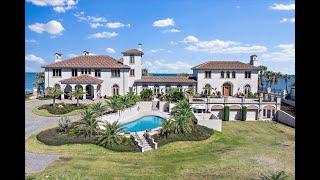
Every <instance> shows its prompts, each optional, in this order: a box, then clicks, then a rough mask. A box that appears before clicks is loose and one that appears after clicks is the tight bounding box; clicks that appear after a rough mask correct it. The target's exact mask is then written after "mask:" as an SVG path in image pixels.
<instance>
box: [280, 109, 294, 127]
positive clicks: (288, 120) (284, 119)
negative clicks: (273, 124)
mask: <svg viewBox="0 0 320 180" xmlns="http://www.w3.org/2000/svg"><path fill="white" fill-rule="evenodd" d="M276 120H277V121H278V122H281V123H283V124H286V125H288V126H291V127H295V121H296V120H295V117H293V116H291V115H290V114H288V113H286V112H284V111H282V110H278V111H277V115H276Z"/></svg>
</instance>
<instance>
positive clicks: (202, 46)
mask: <svg viewBox="0 0 320 180" xmlns="http://www.w3.org/2000/svg"><path fill="white" fill-rule="evenodd" d="M187 42H188V41H187ZM185 49H186V50H190V51H197V52H207V53H211V54H244V53H258V52H265V51H267V48H266V47H265V46H260V45H242V44H241V43H239V42H234V41H222V40H219V39H215V40H211V41H194V42H193V44H192V45H189V46H187V47H186V48H185Z"/></svg>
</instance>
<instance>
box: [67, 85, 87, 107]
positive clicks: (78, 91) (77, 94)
mask: <svg viewBox="0 0 320 180" xmlns="http://www.w3.org/2000/svg"><path fill="white" fill-rule="evenodd" d="M85 94H86V92H85V91H83V90H82V89H81V88H78V87H77V88H75V89H74V90H73V91H71V92H70V93H69V95H70V96H74V97H75V98H76V99H77V106H79V98H80V97H83V95H85Z"/></svg>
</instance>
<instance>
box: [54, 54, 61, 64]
mask: <svg viewBox="0 0 320 180" xmlns="http://www.w3.org/2000/svg"><path fill="white" fill-rule="evenodd" d="M61 55H62V54H60V53H55V54H54V62H60V61H62V59H61Z"/></svg>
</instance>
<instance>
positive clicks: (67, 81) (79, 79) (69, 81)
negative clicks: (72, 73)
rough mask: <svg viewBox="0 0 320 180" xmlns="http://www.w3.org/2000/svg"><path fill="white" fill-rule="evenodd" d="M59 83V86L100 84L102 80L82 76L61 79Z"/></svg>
mask: <svg viewBox="0 0 320 180" xmlns="http://www.w3.org/2000/svg"><path fill="white" fill-rule="evenodd" d="M60 82H61V84H101V83H102V82H103V80H102V79H98V78H95V77H92V76H90V75H87V74H83V75H80V76H76V77H71V78H68V79H63V80H61V81H60Z"/></svg>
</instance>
